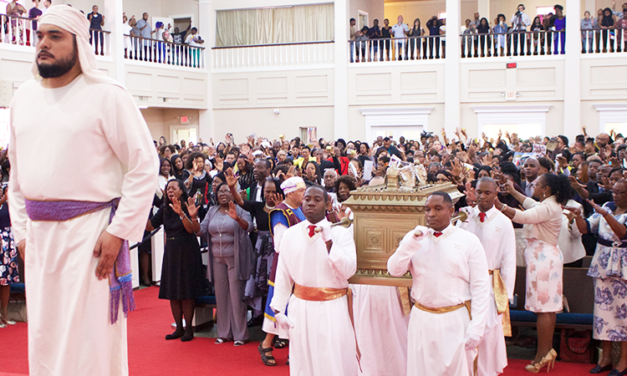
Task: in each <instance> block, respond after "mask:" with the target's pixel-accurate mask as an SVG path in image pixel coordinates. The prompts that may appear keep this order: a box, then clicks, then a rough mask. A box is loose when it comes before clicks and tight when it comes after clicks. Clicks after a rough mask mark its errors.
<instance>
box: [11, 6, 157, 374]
mask: <svg viewBox="0 0 627 376" xmlns="http://www.w3.org/2000/svg"><path fill="white" fill-rule="evenodd" d="M38 22H39V28H38V30H37V46H36V47H37V48H36V58H35V62H34V64H33V75H34V76H35V79H33V80H30V81H27V82H25V83H24V84H23V85H22V86H21V87H20V89H19V90H18V91H17V93H16V94H15V96H14V98H13V101H12V103H11V141H10V147H9V149H10V151H9V157H10V160H11V164H12V169H11V179H10V181H11V184H10V187H9V205H10V211H11V220H12V225H13V231H14V236H15V242H16V243H17V244H18V246H17V247H18V250H19V252H20V254H21V256H22V257H23V258H24V261H25V269H26V270H25V273H26V275H27V276H28V277H27V279H26V294H27V296H28V315H29V323H28V351H29V369H30V375H31V376H42V375H43V376H48V375H50V376H53V375H54V376H60V375H63V376H75V375H81V376H82V375H90V376H113V375H116V376H117V375H128V355H127V340H126V317H125V316H126V313H127V312H128V311H130V310H133V308H134V300H133V296H132V282H131V270H130V254H129V249H128V243H127V240H131V241H140V240H141V239H142V236H143V231H144V227H145V225H146V218H148V211H149V208H150V205H151V202H152V198H153V194H154V187H155V186H156V184H157V172H158V160H157V156H156V154H155V151H154V148H153V144H152V141H151V138H150V134H149V132H148V128H147V126H146V123H145V122H144V120H143V118H142V115H141V113H140V112H139V110H138V109H137V105H136V104H135V102H134V100H133V98H132V97H131V95H130V94H129V93H128V92H127V91H126V90H125V89H124V88H123V87H121V86H120V84H119V83H117V82H116V81H114V80H113V79H111V78H109V77H108V76H107V75H106V74H104V73H102V72H100V71H98V69H97V65H96V60H95V56H94V53H93V49H92V48H91V46H90V45H89V22H88V21H87V20H86V19H85V17H84V15H83V14H81V13H80V12H79V11H78V10H76V9H75V8H71V7H68V6H67V5H56V6H52V7H50V8H49V9H48V11H47V12H46V14H45V15H44V16H42V17H41V18H40V19H39V21H38Z"/></svg>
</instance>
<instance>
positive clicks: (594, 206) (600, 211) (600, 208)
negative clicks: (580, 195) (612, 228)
mask: <svg viewBox="0 0 627 376" xmlns="http://www.w3.org/2000/svg"><path fill="white" fill-rule="evenodd" d="M586 201H587V202H588V204H590V205H592V207H593V208H594V211H595V212H597V213H599V214H601V216H602V217H605V215H606V214H608V211H607V210H605V209H603V208H602V207H600V206H599V205H597V204H596V202H594V201H592V200H590V199H588V200H586Z"/></svg>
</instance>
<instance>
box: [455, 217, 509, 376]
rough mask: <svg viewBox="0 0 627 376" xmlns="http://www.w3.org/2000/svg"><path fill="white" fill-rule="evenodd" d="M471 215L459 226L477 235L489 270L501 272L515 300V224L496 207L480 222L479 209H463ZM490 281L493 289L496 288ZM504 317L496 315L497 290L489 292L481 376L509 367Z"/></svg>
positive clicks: (482, 344) (480, 346)
mask: <svg viewBox="0 0 627 376" xmlns="http://www.w3.org/2000/svg"><path fill="white" fill-rule="evenodd" d="M462 210H465V211H466V212H468V213H469V215H468V219H467V220H466V221H465V222H461V221H458V222H457V226H458V227H459V228H462V229H464V230H467V231H470V232H472V233H473V234H475V235H477V237H478V238H479V240H480V241H481V244H482V245H483V249H484V251H485V255H486V258H487V260H488V269H490V270H494V269H500V270H501V276H502V277H503V281H504V282H505V287H506V288H507V296H508V298H509V299H512V297H513V296H514V285H515V284H516V234H515V233H514V227H513V225H512V221H511V220H510V219H509V218H507V217H506V216H505V215H504V214H503V213H501V212H500V211H498V210H496V209H495V208H494V207H492V209H490V210H488V211H487V212H486V217H485V218H484V221H483V222H481V220H480V218H479V213H480V212H481V211H480V210H479V208H478V207H475V208H470V207H469V208H464V209H462ZM491 280H492V278H490V287H492V286H493V284H492V281H491ZM502 319H503V315H502V314H501V315H499V314H498V312H497V311H496V303H495V301H494V290H493V289H492V288H490V304H489V312H488V317H487V320H486V325H485V333H484V334H483V338H482V339H481V343H480V344H479V359H478V374H479V376H488V375H489V376H495V375H498V374H500V373H503V369H504V368H505V367H506V366H507V348H506V347H505V336H504V335H503V325H502Z"/></svg>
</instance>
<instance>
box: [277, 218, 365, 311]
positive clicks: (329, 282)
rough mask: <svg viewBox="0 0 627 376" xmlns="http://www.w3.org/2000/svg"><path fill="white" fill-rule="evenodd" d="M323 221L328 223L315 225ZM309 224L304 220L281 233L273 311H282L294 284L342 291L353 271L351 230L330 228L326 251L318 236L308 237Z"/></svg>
mask: <svg viewBox="0 0 627 376" xmlns="http://www.w3.org/2000/svg"><path fill="white" fill-rule="evenodd" d="M323 222H328V221H327V220H326V219H323V220H322V221H321V222H320V223H318V224H321V223H323ZM318 224H317V225H318ZM309 225H311V223H310V222H309V221H308V220H304V221H302V222H300V223H297V224H295V225H294V226H292V227H290V228H288V229H287V230H286V231H285V233H284V234H283V242H282V243H281V246H280V248H281V250H280V254H281V257H280V258H279V265H278V267H277V272H276V279H275V282H274V298H273V299H272V302H271V304H270V307H271V308H272V309H274V310H277V311H281V312H284V311H285V307H286V306H287V301H288V299H289V297H290V295H291V294H292V286H293V285H294V283H297V284H299V285H301V286H306V287H329V288H346V287H348V279H349V278H350V277H352V276H353V274H355V271H356V270H357V251H356V249H355V240H354V238H353V230H352V228H348V229H346V228H343V227H333V228H332V229H331V239H332V241H333V245H332V246H331V251H327V245H326V243H325V242H324V240H323V239H322V233H316V234H315V235H314V236H313V237H309V229H308V226H309Z"/></svg>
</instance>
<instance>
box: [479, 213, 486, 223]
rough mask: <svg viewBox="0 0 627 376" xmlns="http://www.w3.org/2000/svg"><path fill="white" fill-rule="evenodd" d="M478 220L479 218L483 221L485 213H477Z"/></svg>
mask: <svg viewBox="0 0 627 376" xmlns="http://www.w3.org/2000/svg"><path fill="white" fill-rule="evenodd" d="M479 220H480V221H481V222H484V221H485V213H483V212H481V213H479Z"/></svg>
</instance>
